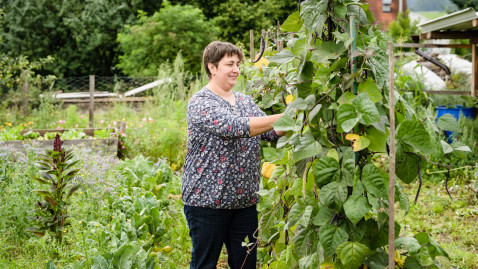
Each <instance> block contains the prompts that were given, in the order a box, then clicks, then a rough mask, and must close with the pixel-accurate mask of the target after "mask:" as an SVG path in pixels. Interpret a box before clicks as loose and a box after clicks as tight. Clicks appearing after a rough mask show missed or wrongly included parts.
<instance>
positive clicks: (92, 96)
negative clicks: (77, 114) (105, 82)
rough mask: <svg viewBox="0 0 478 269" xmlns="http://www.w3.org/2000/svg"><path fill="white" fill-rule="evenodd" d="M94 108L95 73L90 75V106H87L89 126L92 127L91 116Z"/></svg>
mask: <svg viewBox="0 0 478 269" xmlns="http://www.w3.org/2000/svg"><path fill="white" fill-rule="evenodd" d="M94 110H95V75H90V106H89V109H88V111H89V114H90V124H89V127H90V128H94V127H93V125H94V124H93V116H94Z"/></svg>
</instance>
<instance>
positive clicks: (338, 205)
mask: <svg viewBox="0 0 478 269" xmlns="http://www.w3.org/2000/svg"><path fill="white" fill-rule="evenodd" d="M352 16H353V17H354V19H352V18H351V17H352ZM351 25H352V26H351ZM281 30H282V31H284V32H288V33H289V34H288V35H287V37H286V38H285V40H284V44H285V46H286V47H285V49H283V50H281V51H266V54H265V55H270V56H268V57H266V58H267V59H268V60H269V62H270V64H269V66H268V67H267V68H264V67H263V68H262V70H261V69H257V68H254V67H246V68H245V69H246V70H245V71H246V72H245V75H244V80H246V81H247V82H246V83H245V85H247V86H248V91H249V93H252V94H254V96H255V98H256V102H257V103H258V104H259V106H261V107H262V108H263V109H264V110H266V111H268V112H271V113H278V112H283V113H284V116H282V117H281V118H280V119H279V120H278V121H277V122H276V123H275V124H274V125H273V126H274V128H275V129H276V130H279V131H284V132H286V135H285V136H283V137H281V138H280V139H279V141H278V142H277V144H276V145H275V147H273V148H272V149H269V150H268V154H264V155H265V159H266V161H269V162H271V163H274V164H276V165H277V166H276V167H275V169H274V171H273V172H272V175H271V177H270V178H269V180H265V181H264V182H263V189H262V190H261V191H260V192H259V195H261V196H262V203H261V207H260V211H261V213H262V219H261V222H260V223H261V227H260V230H261V233H260V239H261V242H263V245H262V247H261V248H259V253H260V254H259V256H260V257H261V258H260V259H261V261H262V262H263V264H264V268H268V267H272V268H275V267H278V268H295V267H299V268H318V267H319V265H320V264H322V263H323V262H330V261H333V262H334V263H335V266H336V267H338V268H361V267H362V266H365V265H367V266H371V265H372V264H374V265H375V266H379V267H386V266H387V264H388V262H387V256H388V255H387V252H386V250H385V247H386V246H387V245H388V244H389V242H388V233H389V231H388V227H389V226H388V224H389V223H388V222H389V216H388V210H387V209H388V207H389V201H388V182H389V175H388V172H389V171H388V168H387V167H383V166H382V168H384V169H383V170H381V169H379V168H378V167H377V166H378V165H375V164H374V163H373V162H372V157H374V156H376V155H377V154H381V155H382V156H383V158H385V159H388V147H389V144H390V141H389V129H390V118H389V117H390V115H389V113H388V110H389V107H390V106H391V104H390V96H389V85H388V74H389V67H388V66H389V64H388V57H387V41H388V40H389V39H388V38H387V37H386V36H384V34H383V33H382V32H381V31H380V30H379V29H378V28H375V27H374V26H373V17H372V14H371V13H370V11H369V10H368V6H367V5H364V4H361V3H360V2H359V1H353V0H345V1H336V0H308V1H304V2H302V4H301V9H300V12H299V11H298V12H295V13H292V14H291V15H290V16H289V18H288V19H287V20H286V21H285V22H284V23H283V24H282V29H281ZM290 33H294V35H293V36H292V35H291V34H290ZM354 36H356V38H354ZM271 42H272V41H271ZM394 95H395V98H396V99H395V101H396V103H395V104H394V108H395V115H396V118H395V121H396V127H397V132H396V141H393V142H394V143H395V144H396V146H397V150H396V158H397V163H396V170H395V173H396V176H397V177H398V178H399V179H400V181H401V182H400V181H397V182H396V184H395V197H396V198H395V202H398V203H399V205H400V208H401V209H402V210H404V211H405V212H408V211H409V207H410V206H409V200H408V196H407V195H406V194H405V193H404V192H403V189H404V188H403V186H402V183H406V184H408V183H411V182H415V180H416V179H417V177H418V176H419V173H420V167H419V161H420V160H421V159H426V160H429V158H430V156H431V155H433V154H437V155H438V154H441V155H442V156H443V154H444V152H443V149H442V147H441V146H442V145H443V147H446V146H450V145H449V144H448V143H447V142H445V141H442V140H441V139H440V138H441V137H440V136H439V134H440V130H439V128H438V127H437V124H436V123H435V118H434V116H433V114H432V113H430V111H429V110H426V111H415V110H414V109H413V107H412V106H411V105H410V104H409V102H408V101H407V98H405V97H404V96H403V95H401V94H399V93H398V92H396V91H395V92H394ZM291 99H292V100H293V102H288V101H287V100H289V101H290V100H291ZM455 123H456V122H455ZM450 124H453V123H452V122H450ZM445 125H446V124H445ZM442 127H443V128H445V127H444V126H442ZM450 147H451V146H450ZM445 153H446V152H445ZM448 153H450V151H448ZM266 155H267V157H266ZM395 229H396V231H395V234H396V235H398V234H399V231H400V229H401V226H400V224H399V223H397V222H395ZM416 237H421V235H420V236H419V235H417V236H416ZM417 240H418V241H419V242H420V243H422V244H419V245H418V246H417V249H416V250H417V252H409V256H408V257H407V258H406V259H405V263H412V262H414V261H415V260H419V262H418V264H419V266H437V267H439V266H440V263H439V262H437V261H436V260H435V259H434V258H435V256H443V257H444V258H445V259H446V257H447V254H446V252H444V251H441V250H440V251H435V249H429V248H430V247H429V245H430V244H431V243H430V242H431V241H430V240H428V241H427V240H421V239H420V240H419V239H417ZM402 241H406V239H403V240H402ZM422 241H423V242H422ZM425 241H427V242H425ZM398 242H400V241H398ZM433 246H435V245H433ZM396 247H399V248H400V247H401V245H399V244H397V245H396ZM402 254H403V253H402ZM423 257H427V258H423ZM428 258H430V259H428Z"/></svg>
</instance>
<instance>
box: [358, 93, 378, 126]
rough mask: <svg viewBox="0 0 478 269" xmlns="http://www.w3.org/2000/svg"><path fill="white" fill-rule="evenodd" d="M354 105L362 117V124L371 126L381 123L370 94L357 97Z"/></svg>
mask: <svg viewBox="0 0 478 269" xmlns="http://www.w3.org/2000/svg"><path fill="white" fill-rule="evenodd" d="M352 105H353V106H354V107H355V109H357V111H358V112H359V113H360V115H361V116H362V117H361V119H360V123H362V124H367V125H369V124H372V123H375V122H379V121H380V114H379V113H378V110H377V107H376V106H375V104H374V103H373V102H372V100H370V97H369V95H368V93H366V92H365V93H361V94H359V95H357V96H356V97H355V98H354V100H353V101H352Z"/></svg>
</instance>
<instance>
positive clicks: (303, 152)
mask: <svg viewBox="0 0 478 269" xmlns="http://www.w3.org/2000/svg"><path fill="white" fill-rule="evenodd" d="M321 151H322V146H321V145H320V143H319V142H317V141H315V139H314V137H313V136H312V134H311V133H310V132H308V133H306V134H305V135H304V136H302V137H301V138H300V145H298V146H296V147H295V149H294V152H293V153H292V158H293V159H294V162H298V161H300V160H303V159H305V158H309V157H313V156H315V155H317V154H319V153H320V152H321Z"/></svg>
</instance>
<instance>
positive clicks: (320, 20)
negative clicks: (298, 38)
mask: <svg viewBox="0 0 478 269" xmlns="http://www.w3.org/2000/svg"><path fill="white" fill-rule="evenodd" d="M327 4H328V0H309V1H305V2H303V3H302V5H301V10H300V16H301V17H302V19H303V20H304V26H305V28H306V29H307V31H309V33H314V32H316V33H317V35H318V36H321V35H322V28H323V27H324V23H325V20H326V19H327V13H326V12H325V11H326V10H327Z"/></svg>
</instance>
